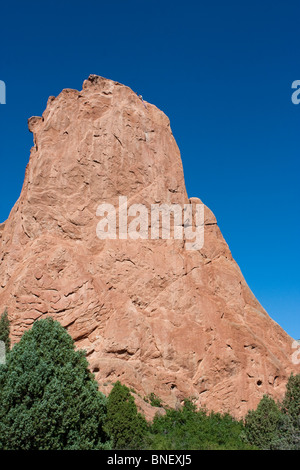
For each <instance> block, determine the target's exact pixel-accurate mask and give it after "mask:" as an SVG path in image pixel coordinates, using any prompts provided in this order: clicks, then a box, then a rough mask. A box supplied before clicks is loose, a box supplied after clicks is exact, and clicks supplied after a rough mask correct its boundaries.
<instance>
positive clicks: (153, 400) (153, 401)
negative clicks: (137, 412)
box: [144, 392, 163, 407]
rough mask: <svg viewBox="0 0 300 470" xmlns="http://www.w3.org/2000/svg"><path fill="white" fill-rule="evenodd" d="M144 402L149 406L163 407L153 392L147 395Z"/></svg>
mask: <svg viewBox="0 0 300 470" xmlns="http://www.w3.org/2000/svg"><path fill="white" fill-rule="evenodd" d="M144 400H145V402H146V403H150V405H151V406H157V407H162V406H163V402H162V400H161V399H160V398H159V397H158V396H157V395H156V394H155V393H153V392H151V393H149V395H147V396H146V397H145V398H144Z"/></svg>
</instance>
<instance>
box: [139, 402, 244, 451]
mask: <svg viewBox="0 0 300 470" xmlns="http://www.w3.org/2000/svg"><path fill="white" fill-rule="evenodd" d="M242 431H243V423H242V422H239V421H236V420H235V419H233V418H232V417H231V416H230V415H229V414H224V415H221V414H219V413H207V412H206V411H205V410H200V411H197V410H196V407H195V405H194V404H193V402H192V401H190V400H185V402H184V405H183V407H182V408H181V409H179V410H174V409H168V410H166V414H165V415H164V416H157V417H155V418H154V421H153V424H152V426H151V428H150V433H149V435H148V445H149V448H150V449H153V450H225V449H233V450H237V449H241V450H242V449H250V448H251V446H250V445H248V444H245V442H243V441H242V439H241V433H242Z"/></svg>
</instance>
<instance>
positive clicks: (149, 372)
mask: <svg viewBox="0 0 300 470" xmlns="http://www.w3.org/2000/svg"><path fill="white" fill-rule="evenodd" d="M29 129H30V131H31V132H33V136H34V147H33V148H32V150H31V155H30V161H29V164H28V167H27V169H26V175H25V181H24V186H23V189H22V193H21V196H20V198H19V200H18V201H17V203H16V204H15V206H14V208H13V209H12V211H11V214H10V216H9V218H8V220H7V221H6V223H5V224H4V225H1V226H0V259H1V265H0V282H1V286H0V305H1V306H2V309H3V310H4V308H5V307H7V309H8V313H9V317H10V320H11V322H12V339H13V341H18V339H19V338H20V336H21V335H22V333H23V331H24V330H26V329H27V328H29V327H30V326H31V325H32V323H33V322H34V321H35V320H37V319H39V318H42V317H44V316H46V315H51V316H52V317H54V318H55V319H57V320H59V321H60V322H61V323H62V325H63V326H65V327H66V328H67V329H68V331H69V333H70V334H71V335H72V337H73V338H74V340H75V341H76V343H77V345H78V347H80V348H85V349H86V350H87V354H88V360H89V363H90V367H91V370H92V371H94V373H95V375H96V378H97V380H98V382H99V386H100V389H101V390H102V391H104V393H105V392H106V391H107V390H108V389H109V387H110V385H111V383H112V382H114V381H116V380H117V379H119V380H120V381H121V382H123V383H125V384H126V385H128V386H130V387H133V388H134V389H135V390H136V391H137V392H138V393H139V394H140V395H141V396H144V395H147V394H149V393H150V392H155V393H156V395H158V396H159V397H161V398H162V399H163V400H164V401H165V402H167V403H168V404H169V405H171V406H172V405H173V406H174V405H176V403H179V402H181V401H182V399H183V398H184V397H187V396H195V397H196V398H197V403H198V404H200V405H206V406H207V407H208V408H210V409H214V410H219V411H230V412H231V413H233V414H234V415H235V416H242V415H244V414H245V412H246V411H247V410H248V409H249V408H253V407H255V406H256V405H257V403H258V401H259V400H260V399H261V397H262V395H263V394H264V393H269V394H271V395H272V396H274V397H276V398H279V397H281V396H282V394H283V392H284V387H285V383H286V381H287V378H288V376H289V374H290V372H291V371H294V372H297V370H298V371H299V365H295V364H293V362H292V354H293V352H294V351H293V349H292V342H293V340H292V338H290V337H289V336H288V335H287V334H286V333H285V332H284V331H283V330H282V329H281V328H280V327H279V326H278V325H277V324H276V323H275V322H274V321H273V320H272V319H271V318H270V317H269V316H268V315H267V313H266V312H265V310H264V309H263V308H262V306H261V305H260V304H259V302H258V301H257V300H256V299H255V297H254V296H253V294H252V293H251V291H250V289H249V288H248V286H247V284H246V282H245V280H244V278H243V275H242V273H241V271H240V269H239V267H238V266H237V264H236V263H235V261H234V260H233V258H232V256H231V253H230V250H229V248H228V246H227V244H226V242H225V241H224V239H223V237H222V234H221V232H220V230H219V228H218V225H217V222H216V219H215V217H214V215H213V214H212V213H211V211H210V210H209V209H208V208H205V229H204V237H205V238H204V240H205V241H204V246H203V247H202V248H201V249H200V250H190V251H189V250H186V246H185V243H186V240H172V239H171V240H162V239H160V240H141V239H140V240H131V239H129V240H119V239H117V240H100V239H99V238H97V236H96V227H97V224H98V222H99V217H97V216H96V211H97V207H98V205H99V204H101V203H103V202H107V203H112V204H115V205H118V198H119V196H120V195H121V196H127V198H128V204H130V205H131V204H133V203H142V204H145V205H146V207H148V208H149V207H150V205H151V204H153V203H156V204H158V203H168V204H170V203H177V204H181V205H184V204H188V203H189V202H190V203H193V204H195V203H197V202H199V200H197V199H194V198H193V199H191V200H190V201H189V200H188V197H187V194H186V189H185V183H184V176H183V170H182V163H181V158H180V153H179V150H178V147H177V145H176V142H175V140H174V138H173V135H172V132H171V129H170V123H169V120H168V118H167V117H166V116H165V114H164V113H163V112H161V111H160V110H158V109H157V108H156V107H155V106H153V105H151V104H149V103H144V102H143V101H142V100H141V99H140V98H139V97H138V96H137V95H136V94H135V93H134V92H133V91H132V90H130V89H129V88H128V87H126V86H124V85H121V84H119V83H116V82H113V81H111V80H106V79H104V78H101V77H98V76H90V77H89V79H88V80H86V81H85V82H84V84H83V90H82V91H76V90H70V89H66V90H63V91H62V93H61V94H60V95H59V96H58V97H57V98H54V97H51V98H49V100H48V104H47V109H46V111H45V112H44V114H43V116H42V117H34V118H31V119H30V120H29ZM294 362H295V361H294ZM297 368H298V369H297Z"/></svg>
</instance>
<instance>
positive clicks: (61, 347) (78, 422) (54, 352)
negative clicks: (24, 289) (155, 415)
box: [0, 319, 109, 450]
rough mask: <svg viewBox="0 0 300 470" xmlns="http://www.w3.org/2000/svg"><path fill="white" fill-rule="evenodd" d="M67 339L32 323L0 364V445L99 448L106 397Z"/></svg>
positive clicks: (50, 326) (104, 441)
mask: <svg viewBox="0 0 300 470" xmlns="http://www.w3.org/2000/svg"><path fill="white" fill-rule="evenodd" d="M87 366H88V364H87V361H86V359H85V357H84V354H83V353H82V352H81V351H75V349H74V344H73V340H72V338H71V337H70V336H69V334H68V333H67V332H66V331H65V330H64V328H63V327H62V326H61V325H60V324H59V323H58V322H56V321H53V320H51V319H45V320H40V321H37V322H35V323H34V325H33V327H32V329H31V330H29V331H27V332H26V333H24V335H23V337H22V339H21V341H20V342H19V343H18V344H16V345H15V346H14V347H13V349H12V350H11V352H10V353H9V355H8V356H7V361H6V365H2V366H0V449H13V450H14V449H24V450H26V449H30V450H33V449H46V450H47V449H52V450H56V449H101V448H107V447H109V443H108V437H107V435H106V434H105V432H104V431H103V422H104V418H105V413H106V398H105V397H104V395H102V394H101V393H100V392H99V391H98V387H97V383H96V381H95V380H94V378H93V376H92V375H91V373H90V372H89V371H88V367H87Z"/></svg>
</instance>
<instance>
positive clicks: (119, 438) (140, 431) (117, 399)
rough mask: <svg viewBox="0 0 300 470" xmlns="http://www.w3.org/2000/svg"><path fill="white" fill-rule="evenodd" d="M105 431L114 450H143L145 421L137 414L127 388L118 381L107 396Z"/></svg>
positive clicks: (146, 426) (145, 430) (145, 429)
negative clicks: (111, 441)
mask: <svg viewBox="0 0 300 470" xmlns="http://www.w3.org/2000/svg"><path fill="white" fill-rule="evenodd" d="M105 429H106V431H107V433H108V434H109V435H110V436H111V438H112V440H113V448H114V449H118V450H120V449H135V450H138V449H142V448H143V443H144V439H145V434H146V432H147V429H148V425H147V421H146V419H145V418H144V416H142V415H141V414H140V413H138V411H137V407H136V404H135V401H134V398H133V396H132V395H131V393H130V390H129V388H128V387H126V386H125V385H122V384H121V383H120V382H119V381H118V382H116V383H115V385H114V387H113V389H112V391H111V392H110V394H109V396H108V401H107V419H106V426H105Z"/></svg>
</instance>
